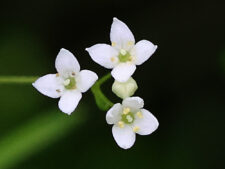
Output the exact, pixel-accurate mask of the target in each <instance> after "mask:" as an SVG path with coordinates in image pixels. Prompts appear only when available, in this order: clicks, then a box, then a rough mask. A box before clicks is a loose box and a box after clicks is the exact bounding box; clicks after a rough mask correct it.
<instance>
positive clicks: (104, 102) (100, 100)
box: [91, 73, 114, 111]
mask: <svg viewBox="0 0 225 169" xmlns="http://www.w3.org/2000/svg"><path fill="white" fill-rule="evenodd" d="M110 78H111V74H110V73H109V74H106V75H105V76H103V77H102V78H101V79H99V80H98V81H97V82H96V83H95V84H94V85H93V86H92V88H91V91H92V93H93V95H94V97H95V101H96V104H97V106H98V107H99V109H101V110H103V111H107V110H108V109H110V108H111V107H112V106H113V105H114V104H113V103H112V102H111V101H110V100H109V99H108V98H107V97H106V96H105V95H104V94H103V93H102V90H101V85H102V84H104V83H105V82H106V81H107V80H109V79H110Z"/></svg>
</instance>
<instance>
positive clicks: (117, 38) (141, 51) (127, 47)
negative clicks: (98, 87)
mask: <svg viewBox="0 0 225 169" xmlns="http://www.w3.org/2000/svg"><path fill="white" fill-rule="evenodd" d="M110 40H111V43H112V45H107V44H96V45H94V46H92V47H90V48H86V50H87V51H88V52H89V55H90V56H91V58H92V59H93V60H94V61H95V62H96V63H98V64H100V65H101V66H103V67H105V68H108V69H113V70H112V72H111V74H112V76H113V77H114V79H115V80H117V81H119V82H125V81H127V80H128V79H129V78H130V77H131V76H132V74H133V73H134V72H135V69H136V65H141V64H142V63H144V62H145V61H146V60H148V59H149V58H150V56H151V55H152V54H153V53H154V52H155V50H156V49H157V46H156V45H154V44H152V43H151V42H150V41H147V40H141V41H139V42H137V43H136V44H135V39H134V36H133V34H132V32H131V31H130V29H129V28H128V27H127V25H126V24H125V23H123V22H122V21H120V20H119V19H117V18H113V23H112V26H111V32H110Z"/></svg>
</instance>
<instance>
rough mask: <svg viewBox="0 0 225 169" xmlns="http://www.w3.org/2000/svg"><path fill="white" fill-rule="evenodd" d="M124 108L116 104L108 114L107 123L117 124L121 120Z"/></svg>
mask: <svg viewBox="0 0 225 169" xmlns="http://www.w3.org/2000/svg"><path fill="white" fill-rule="evenodd" d="M121 111H122V106H121V104H120V103H116V104H114V105H113V107H111V109H109V110H108V112H107V114H106V121H107V123H108V124H115V123H117V122H118V121H119V120H120V119H121Z"/></svg>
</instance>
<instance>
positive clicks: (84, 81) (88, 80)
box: [76, 70, 98, 92]
mask: <svg viewBox="0 0 225 169" xmlns="http://www.w3.org/2000/svg"><path fill="white" fill-rule="evenodd" d="M97 79H98V76H97V74H96V73H95V72H92V71H90V70H82V71H81V72H80V73H79V74H78V76H77V78H76V83H77V84H76V85H77V88H78V89H79V90H80V91H81V92H86V91H87V90H88V89H89V88H90V87H91V86H92V85H93V84H94V83H95V81H96V80H97Z"/></svg>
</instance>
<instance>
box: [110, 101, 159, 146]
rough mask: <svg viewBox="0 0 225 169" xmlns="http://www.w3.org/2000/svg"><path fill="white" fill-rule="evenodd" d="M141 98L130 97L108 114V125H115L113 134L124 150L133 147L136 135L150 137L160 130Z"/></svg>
mask: <svg viewBox="0 0 225 169" xmlns="http://www.w3.org/2000/svg"><path fill="white" fill-rule="evenodd" d="M143 106H144V101H143V99H141V98H140V97H129V98H126V99H124V100H123V102H122V105H121V104H120V103H117V104H115V105H114V106H113V107H112V108H111V109H110V110H109V111H108V112H107V114H106V121H107V123H108V124H114V125H113V128H112V134H113V137H114V139H115V141H116V143H117V144H118V145H119V146H120V147H121V148H123V149H128V148H130V147H132V146H133V144H134V142H135V139H136V133H137V134H140V135H148V134H151V133H152V132H154V131H155V130H156V129H157V128H158V125H159V123H158V120H157V119H156V118H155V117H154V116H153V115H152V114H151V113H150V112H149V111H148V110H146V109H143Z"/></svg>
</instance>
